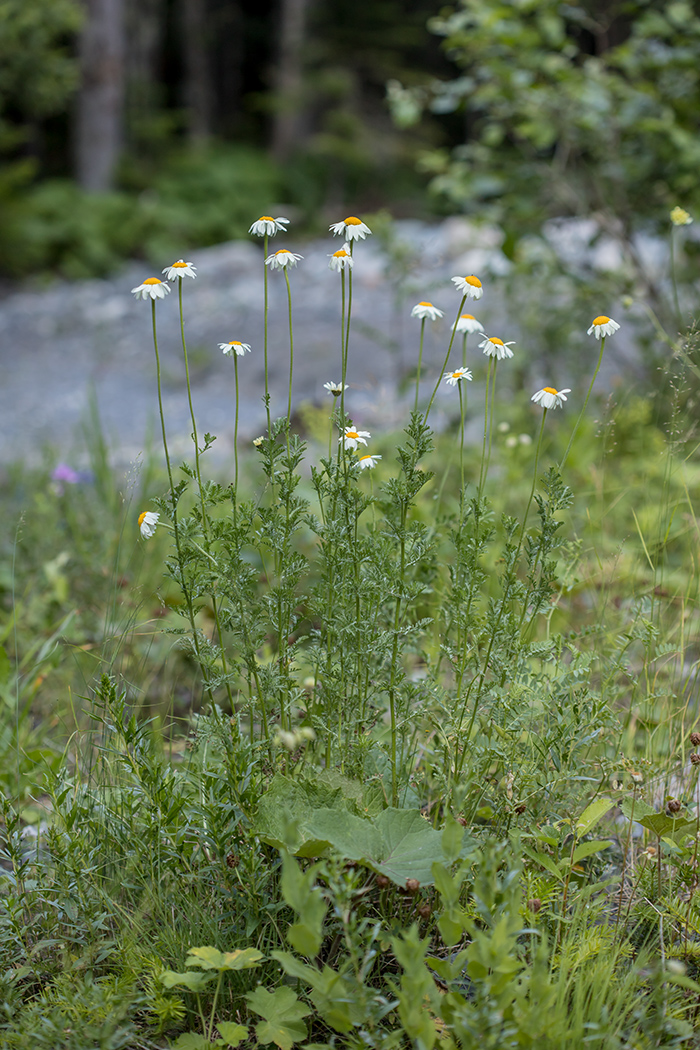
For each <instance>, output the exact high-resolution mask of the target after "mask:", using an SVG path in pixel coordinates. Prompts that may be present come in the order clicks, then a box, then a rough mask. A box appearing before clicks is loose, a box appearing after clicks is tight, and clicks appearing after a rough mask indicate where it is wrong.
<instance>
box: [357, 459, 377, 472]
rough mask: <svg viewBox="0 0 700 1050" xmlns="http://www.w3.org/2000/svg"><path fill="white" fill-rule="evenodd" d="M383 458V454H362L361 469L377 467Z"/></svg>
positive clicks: (359, 461)
mask: <svg viewBox="0 0 700 1050" xmlns="http://www.w3.org/2000/svg"><path fill="white" fill-rule="evenodd" d="M381 458H382V457H381V456H360V458H359V460H358V463H359V464H360V470H367V468H368V467H370V468H372V467H376V465H377V463H378V462H379V460H380V459H381Z"/></svg>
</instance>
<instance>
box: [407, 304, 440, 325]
mask: <svg viewBox="0 0 700 1050" xmlns="http://www.w3.org/2000/svg"><path fill="white" fill-rule="evenodd" d="M443 314H444V311H442V310H438V308H437V306H433V304H432V303H427V302H425V301H424V302H421V303H416V305H415V306H414V307H413V309H412V310H411V317H419V318H420V319H421V321H422V320H424V319H425V318H426V317H427V318H429V319H430V320H431V321H437V319H438V317H442V316H443Z"/></svg>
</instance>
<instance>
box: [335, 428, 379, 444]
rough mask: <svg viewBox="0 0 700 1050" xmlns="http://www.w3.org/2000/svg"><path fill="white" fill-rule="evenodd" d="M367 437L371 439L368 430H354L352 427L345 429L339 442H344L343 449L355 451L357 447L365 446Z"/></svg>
mask: <svg viewBox="0 0 700 1050" xmlns="http://www.w3.org/2000/svg"><path fill="white" fill-rule="evenodd" d="M368 437H372V435H371V434H370V432H369V430H355V428H354V427H345V431H344V433H343V436H342V437H341V438H340V440H341V441H342V442H344V447H345V448H352V449H355V448H357V446H358V445H366V444H367V438H368Z"/></svg>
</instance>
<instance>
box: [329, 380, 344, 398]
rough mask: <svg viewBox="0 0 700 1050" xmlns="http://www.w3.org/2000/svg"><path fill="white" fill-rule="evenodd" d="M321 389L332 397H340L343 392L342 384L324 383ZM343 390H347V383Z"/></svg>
mask: <svg viewBox="0 0 700 1050" xmlns="http://www.w3.org/2000/svg"><path fill="white" fill-rule="evenodd" d="M323 389H324V390H327V391H328V393H329V394H332V395H333V397H340V395H341V394H342V392H343V384H342V383H333V382H330V383H324V384H323ZM345 389H346V390H348V389H349V387H348V384H347V383H346V384H345Z"/></svg>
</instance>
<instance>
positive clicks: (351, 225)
mask: <svg viewBox="0 0 700 1050" xmlns="http://www.w3.org/2000/svg"><path fill="white" fill-rule="evenodd" d="M328 229H329V230H330V231H331V233H332V234H334V235H335V236H340V235H341V234H344V235H345V240H346V241H357V240H361V241H364V239H365V237H366V236H367V234H368V233H371V232H372V231H371V230H370V228H369V226H365V224H364V222H361V221H360V219H358V218H357V216H356V215H349V216H348V217H347V219H343V221H342V222H334V223H333V224H332V225H331V226H329V227H328Z"/></svg>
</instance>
